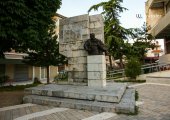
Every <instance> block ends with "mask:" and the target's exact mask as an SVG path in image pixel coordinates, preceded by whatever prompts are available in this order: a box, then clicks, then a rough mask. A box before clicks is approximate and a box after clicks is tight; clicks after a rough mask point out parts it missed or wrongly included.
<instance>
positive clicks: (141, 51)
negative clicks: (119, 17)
mask: <svg viewBox="0 0 170 120" xmlns="http://www.w3.org/2000/svg"><path fill="white" fill-rule="evenodd" d="M131 30H132V32H133V35H134V36H133V38H132V39H133V40H134V43H133V45H131V46H130V47H129V51H127V57H128V58H130V57H136V58H138V59H139V60H140V61H141V62H143V61H144V58H145V53H146V52H147V50H146V49H147V48H152V49H153V48H154V47H155V45H154V43H153V40H154V38H153V36H152V35H151V34H148V33H147V32H148V30H147V27H146V24H145V23H144V24H143V26H142V27H141V28H136V29H131Z"/></svg>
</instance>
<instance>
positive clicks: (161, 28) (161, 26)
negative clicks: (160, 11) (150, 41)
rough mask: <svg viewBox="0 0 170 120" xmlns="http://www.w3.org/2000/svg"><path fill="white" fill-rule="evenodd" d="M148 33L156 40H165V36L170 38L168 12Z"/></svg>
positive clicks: (169, 13)
mask: <svg viewBox="0 0 170 120" xmlns="http://www.w3.org/2000/svg"><path fill="white" fill-rule="evenodd" d="M149 33H151V34H152V35H153V36H154V37H155V38H158V39H162V38H165V36H170V11H169V12H168V13H167V14H165V16H164V17H163V18H161V19H160V20H159V21H158V23H157V24H156V25H155V26H154V27H153V28H152V29H151V30H150V31H149Z"/></svg>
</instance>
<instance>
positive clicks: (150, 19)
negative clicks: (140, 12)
mask: <svg viewBox="0 0 170 120" xmlns="http://www.w3.org/2000/svg"><path fill="white" fill-rule="evenodd" d="M164 15H165V14H164V9H163V8H153V9H148V11H147V12H146V23H147V26H148V27H149V28H150V29H152V28H153V27H154V26H155V25H156V24H157V23H158V22H159V20H160V19H161V18H162V17H163V16H164Z"/></svg>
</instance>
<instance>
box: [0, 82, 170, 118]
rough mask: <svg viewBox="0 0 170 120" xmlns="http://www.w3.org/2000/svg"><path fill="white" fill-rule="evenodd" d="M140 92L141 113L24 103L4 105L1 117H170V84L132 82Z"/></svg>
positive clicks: (0, 110) (139, 104)
mask: <svg viewBox="0 0 170 120" xmlns="http://www.w3.org/2000/svg"><path fill="white" fill-rule="evenodd" d="M130 87H135V88H136V89H137V91H138V92H139V100H138V102H137V103H136V104H137V105H138V106H139V113H138V115H123V114H115V113H109V112H103V113H98V112H92V111H84V110H75V109H69V108H56V107H53V106H41V105H36V104H21V105H17V106H11V107H5V108H0V120H28V119H31V120H170V92H169V91H170V84H158V83H156V84H149V83H144V84H139V85H131V86H130Z"/></svg>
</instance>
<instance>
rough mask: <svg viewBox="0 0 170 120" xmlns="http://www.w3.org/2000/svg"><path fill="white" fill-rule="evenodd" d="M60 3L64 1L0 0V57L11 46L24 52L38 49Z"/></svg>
mask: <svg viewBox="0 0 170 120" xmlns="http://www.w3.org/2000/svg"><path fill="white" fill-rule="evenodd" d="M60 5H61V0H1V1H0V16H1V17H0V57H4V54H3V53H4V52H6V51H10V50H11V49H15V50H16V51H19V52H25V51H27V50H28V49H29V50H34V49H36V48H39V43H41V41H42V40H43V39H42V38H44V37H46V36H47V35H48V30H49V27H50V24H53V23H54V21H53V20H52V19H51V18H52V17H53V16H54V15H55V14H56V11H57V9H58V8H59V7H60Z"/></svg>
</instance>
